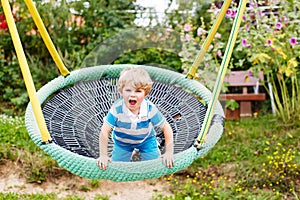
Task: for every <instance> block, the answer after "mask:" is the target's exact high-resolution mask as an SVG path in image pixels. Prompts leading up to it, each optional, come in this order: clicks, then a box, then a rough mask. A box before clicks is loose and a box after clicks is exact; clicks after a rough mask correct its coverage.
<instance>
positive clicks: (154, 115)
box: [150, 104, 166, 127]
mask: <svg viewBox="0 0 300 200" xmlns="http://www.w3.org/2000/svg"><path fill="white" fill-rule="evenodd" d="M151 106H152V108H151V111H150V113H151V114H150V116H151V119H150V120H151V123H152V124H153V126H159V127H160V126H162V125H163V124H164V123H165V122H166V118H165V117H164V115H163V114H162V113H161V112H160V111H159V110H158V108H157V107H156V106H155V105H154V104H152V105H151Z"/></svg>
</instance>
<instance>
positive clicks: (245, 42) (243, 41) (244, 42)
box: [242, 39, 247, 47]
mask: <svg viewBox="0 0 300 200" xmlns="http://www.w3.org/2000/svg"><path fill="white" fill-rule="evenodd" d="M242 45H243V46H244V47H246V46H247V40H246V39H242Z"/></svg>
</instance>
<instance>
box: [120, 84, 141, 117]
mask: <svg viewBox="0 0 300 200" xmlns="http://www.w3.org/2000/svg"><path fill="white" fill-rule="evenodd" d="M121 96H122V97H123V98H124V102H125V105H126V106H127V108H128V109H129V110H130V111H131V112H132V113H133V114H136V115H137V114H139V111H140V106H141V104H142V101H143V100H144V98H145V97H146V95H145V90H144V89H141V88H139V89H138V88H134V87H132V86H129V85H125V87H124V88H123V90H122V93H121Z"/></svg>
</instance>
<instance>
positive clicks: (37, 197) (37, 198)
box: [0, 193, 57, 200]
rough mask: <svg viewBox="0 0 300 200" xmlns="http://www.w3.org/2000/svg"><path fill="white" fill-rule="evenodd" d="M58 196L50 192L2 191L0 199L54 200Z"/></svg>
mask: <svg viewBox="0 0 300 200" xmlns="http://www.w3.org/2000/svg"><path fill="white" fill-rule="evenodd" d="M56 198H57V196H56V194H54V193H49V194H16V193H0V199H6V200H20V199H21V200H53V199H56Z"/></svg>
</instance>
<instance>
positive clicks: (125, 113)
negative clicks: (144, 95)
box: [104, 98, 166, 146]
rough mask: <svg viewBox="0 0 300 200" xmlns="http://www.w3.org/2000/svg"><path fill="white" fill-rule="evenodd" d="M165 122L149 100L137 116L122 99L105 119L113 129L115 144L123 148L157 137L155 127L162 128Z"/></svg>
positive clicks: (142, 105) (145, 101) (146, 100)
mask: <svg viewBox="0 0 300 200" xmlns="http://www.w3.org/2000/svg"><path fill="white" fill-rule="evenodd" d="M165 121H166V119H165V117H164V116H163V115H162V113H161V112H160V111H159V110H158V109H157V107H156V106H155V105H154V104H153V103H152V102H151V101H149V100H148V99H144V100H143V102H142V103H141V107H140V114H139V115H138V116H136V115H134V114H133V113H132V112H131V111H130V110H129V109H128V108H127V107H126V105H125V102H124V100H123V98H120V99H118V100H117V101H116V102H115V103H114V104H113V105H112V107H111V109H110V110H109V112H108V114H107V115H106V117H105V118H104V122H105V123H107V124H108V125H109V126H110V127H112V128H113V140H114V142H115V143H116V144H118V145H121V146H125V145H132V144H140V143H142V142H143V141H145V140H146V139H147V138H149V137H151V136H155V131H154V128H153V126H162V125H163V124H164V123H165Z"/></svg>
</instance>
